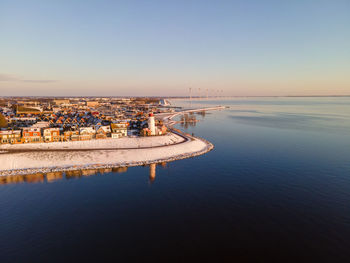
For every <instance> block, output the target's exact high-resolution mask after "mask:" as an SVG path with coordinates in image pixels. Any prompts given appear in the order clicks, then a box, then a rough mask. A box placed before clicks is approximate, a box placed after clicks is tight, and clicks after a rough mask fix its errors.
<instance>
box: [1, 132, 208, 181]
mask: <svg viewBox="0 0 350 263" xmlns="http://www.w3.org/2000/svg"><path fill="white" fill-rule="evenodd" d="M185 136H186V138H187V140H186V141H185V142H182V143H178V144H174V145H168V146H165V147H151V148H147V149H125V150H94V151H27V152H13V153H1V154H0V176H9V175H17V174H33V173H47V172H56V171H68V170H83V169H96V168H113V167H130V166H139V165H148V164H152V163H161V162H171V161H175V160H180V159H185V158H190V157H194V156H198V155H201V154H204V153H206V152H208V151H210V150H212V149H213V148H214V146H213V145H212V144H211V143H210V142H207V141H206V140H203V139H200V138H195V137H191V136H189V135H185Z"/></svg>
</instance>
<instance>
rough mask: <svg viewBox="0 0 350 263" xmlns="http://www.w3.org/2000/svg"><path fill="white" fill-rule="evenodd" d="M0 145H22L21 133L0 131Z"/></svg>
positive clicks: (17, 131)
mask: <svg viewBox="0 0 350 263" xmlns="http://www.w3.org/2000/svg"><path fill="white" fill-rule="evenodd" d="M0 143H11V144H17V143H22V140H21V131H20V130H15V131H0Z"/></svg>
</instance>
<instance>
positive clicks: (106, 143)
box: [0, 132, 184, 150]
mask: <svg viewBox="0 0 350 263" xmlns="http://www.w3.org/2000/svg"><path fill="white" fill-rule="evenodd" d="M183 141H184V139H183V138H182V137H181V136H179V135H177V134H174V133H170V132H169V133H168V134H167V135H164V136H153V137H123V138H119V139H112V138H108V139H101V140H90V141H75V142H72V141H71V142H50V143H27V144H2V145H0V150H65V149H67V150H82V149H129V148H147V147H156V146H162V145H171V144H177V143H180V142H183Z"/></svg>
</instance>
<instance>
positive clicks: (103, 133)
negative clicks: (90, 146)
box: [96, 126, 111, 139]
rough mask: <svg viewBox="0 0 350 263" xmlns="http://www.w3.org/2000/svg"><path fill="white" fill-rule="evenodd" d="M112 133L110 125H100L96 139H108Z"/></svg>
mask: <svg viewBox="0 0 350 263" xmlns="http://www.w3.org/2000/svg"><path fill="white" fill-rule="evenodd" d="M110 135H111V127H110V126H100V127H98V126H97V128H96V139H106V138H107V137H109V136H110Z"/></svg>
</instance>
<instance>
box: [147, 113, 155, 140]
mask: <svg viewBox="0 0 350 263" xmlns="http://www.w3.org/2000/svg"><path fill="white" fill-rule="evenodd" d="M148 129H149V130H150V131H151V135H156V124H155V122H154V116H153V113H150V114H149V118H148Z"/></svg>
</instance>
